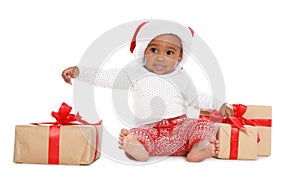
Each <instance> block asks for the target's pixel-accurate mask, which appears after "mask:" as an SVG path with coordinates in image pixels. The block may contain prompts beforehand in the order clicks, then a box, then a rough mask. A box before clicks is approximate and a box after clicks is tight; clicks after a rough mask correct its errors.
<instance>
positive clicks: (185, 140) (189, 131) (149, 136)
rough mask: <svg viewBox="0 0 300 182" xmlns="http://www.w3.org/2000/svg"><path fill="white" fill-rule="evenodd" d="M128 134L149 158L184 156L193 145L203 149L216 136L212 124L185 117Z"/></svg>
mask: <svg viewBox="0 0 300 182" xmlns="http://www.w3.org/2000/svg"><path fill="white" fill-rule="evenodd" d="M130 132H131V133H133V134H134V136H135V137H136V138H137V140H138V141H139V142H141V143H142V144H143V145H144V146H145V149H146V150H147V151H148V152H149V155H150V156H169V155H177V156H186V155H187V154H188V153H189V151H190V149H191V148H192V146H193V145H194V144H195V143H198V142H199V144H200V147H201V148H205V147H206V146H207V144H208V143H209V142H210V140H211V139H212V138H213V137H214V136H215V134H216V131H215V127H214V125H213V123H212V122H210V121H208V120H203V119H191V118H187V117H186V115H182V116H179V117H176V118H171V119H164V120H161V121H158V122H156V123H153V124H148V125H144V126H142V127H139V128H132V129H131V130H130Z"/></svg>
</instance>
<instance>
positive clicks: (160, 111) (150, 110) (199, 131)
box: [62, 20, 232, 162]
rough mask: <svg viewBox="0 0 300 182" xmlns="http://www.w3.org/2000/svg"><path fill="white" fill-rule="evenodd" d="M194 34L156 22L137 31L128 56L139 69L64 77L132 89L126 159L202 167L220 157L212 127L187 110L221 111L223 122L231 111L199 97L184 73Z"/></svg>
mask: <svg viewBox="0 0 300 182" xmlns="http://www.w3.org/2000/svg"><path fill="white" fill-rule="evenodd" d="M192 38H193V31H192V30H191V29H190V28H186V27H183V26H181V25H179V24H177V23H174V22H165V21H157V20H153V21H150V22H144V23H142V24H141V25H140V26H138V28H137V30H136V31H135V33H134V36H133V40H132V42H131V46H130V50H131V52H133V53H135V55H136V56H137V60H135V61H136V64H134V65H133V66H132V65H131V66H129V67H125V68H122V69H112V70H95V69H92V68H86V67H83V66H82V67H77V66H74V67H69V68H67V69H65V70H64V71H63V72H62V77H63V79H64V80H65V82H67V83H69V84H71V78H76V79H78V80H81V81H85V82H89V83H91V84H94V85H96V86H101V87H109V88H113V89H115V88H117V89H130V90H131V91H132V92H133V96H134V98H133V101H134V112H135V116H136V117H135V123H136V125H137V127H135V128H132V129H130V130H127V129H121V132H120V136H119V148H120V149H123V150H124V151H125V154H126V156H128V157H129V158H132V159H135V160H138V161H147V160H148V159H149V156H170V155H177V156H186V157H187V160H188V161H190V162H199V161H202V160H204V159H206V158H209V157H212V156H214V155H216V154H217V153H218V151H219V144H218V140H217V139H216V131H215V127H214V125H213V123H212V122H211V121H208V120H202V119H194V118H188V117H187V115H186V112H187V106H192V107H194V108H196V109H199V110H200V109H201V110H205V111H208V112H209V111H212V110H218V111H219V112H220V113H221V114H222V115H223V116H225V115H226V114H227V115H228V114H229V115H230V114H231V113H232V111H231V110H230V108H228V107H226V104H224V103H220V102H217V101H216V100H215V99H212V98H211V97H209V96H207V95H203V94H202V95H198V94H197V92H196V88H195V86H194V84H193V82H192V80H191V79H190V78H189V76H188V75H187V73H185V72H184V71H183V70H182V69H181V66H180V65H181V64H180V63H181V62H182V60H184V59H186V57H187V55H186V52H185V51H184V50H187V48H188V47H189V46H190V44H191V40H192Z"/></svg>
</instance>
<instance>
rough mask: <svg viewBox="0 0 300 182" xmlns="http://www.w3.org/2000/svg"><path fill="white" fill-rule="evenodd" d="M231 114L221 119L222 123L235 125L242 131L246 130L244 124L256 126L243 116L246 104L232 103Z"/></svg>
mask: <svg viewBox="0 0 300 182" xmlns="http://www.w3.org/2000/svg"><path fill="white" fill-rule="evenodd" d="M232 107H233V113H234V114H233V116H227V117H225V118H224V119H223V121H222V123H227V124H231V126H233V127H236V128H238V129H240V130H242V131H246V128H245V127H244V125H251V126H256V124H255V123H254V122H253V121H251V120H248V119H246V118H244V117H243V115H244V114H245V112H246V110H247V106H245V105H242V104H232Z"/></svg>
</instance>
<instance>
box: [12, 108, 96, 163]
mask: <svg viewBox="0 0 300 182" xmlns="http://www.w3.org/2000/svg"><path fill="white" fill-rule="evenodd" d="M71 109H72V107H70V106H68V105H67V104H65V103H63V104H62V105H61V107H60V109H59V111H58V112H52V116H54V117H55V118H56V120H57V121H56V122H44V123H32V124H31V125H16V127H15V146H14V162H15V163H39V164H72V165H80V164H91V163H92V162H93V161H95V160H96V159H98V158H99V157H100V151H101V135H102V125H101V121H100V122H98V123H96V124H89V123H87V122H86V121H84V120H82V119H81V117H80V116H79V114H77V115H74V114H70V111H71Z"/></svg>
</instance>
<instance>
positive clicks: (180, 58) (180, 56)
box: [178, 51, 182, 62]
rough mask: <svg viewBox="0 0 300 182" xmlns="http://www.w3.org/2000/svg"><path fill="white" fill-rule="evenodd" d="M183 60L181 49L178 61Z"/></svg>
mask: <svg viewBox="0 0 300 182" xmlns="http://www.w3.org/2000/svg"><path fill="white" fill-rule="evenodd" d="M181 60H182V51H181V52H180V54H179V57H178V62H180V61H181Z"/></svg>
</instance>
